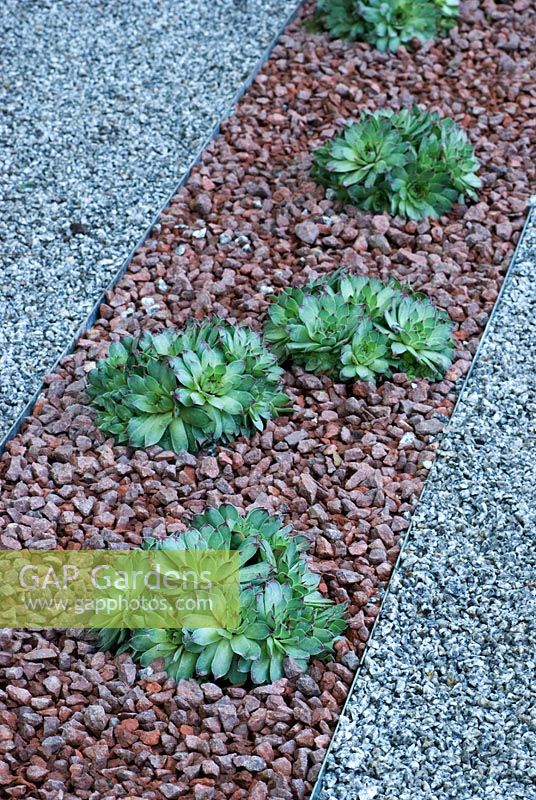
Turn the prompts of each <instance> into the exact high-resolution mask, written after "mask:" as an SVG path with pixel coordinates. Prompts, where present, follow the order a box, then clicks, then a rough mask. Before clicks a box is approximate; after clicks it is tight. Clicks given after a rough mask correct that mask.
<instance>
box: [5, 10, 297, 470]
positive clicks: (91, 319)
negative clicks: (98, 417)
mask: <svg viewBox="0 0 536 800" xmlns="http://www.w3.org/2000/svg"><path fill="white" fill-rule="evenodd" d="M304 2H305V0H298V2H297V4H296V6H295V7H294V8H293V10H292V11H291V12H290V13H289V14H287V16H286V17H285V19H284V20H283V22H282V23H281V25H280V26H279V28H278V30H277V31H276V33H275V35H274V36H273V37H272V39H271V40H270V43H269V44H268V46H267V47H266V49H265V50H264V51H263V53H262V54H261V56H260V58H259V59H258V61H257V62H256V64H255V65H254V67H253V69H252V71H251V72H250V74H249V76H248V78H247V79H246V81H245V82H244V83H243V84H242V85H241V87H240V88H239V89H238V90H237V91H236V92H235V94H234V95H233V97H232V99H231V102H230V103H229V105H228V107H227V109H226V111H224V112H223V114H222V115H221V117H220V119H219V121H218V122H217V123H216V124H215V125H214V126H213V128H212V130H211V131H210V133H209V135H208V137H207V138H206V139H205V141H204V142H203V144H202V145H201V146H200V147H199V149H198V150H197V152H196V154H195V156H194V157H193V159H192V160H191V161H190V163H189V164H188V166H187V168H186V170H185V172H184V173H183V175H182V177H181V179H180V180H179V182H178V183H177V184H176V185H175V187H174V188H173V191H172V192H171V193H170V194H169V195H168V196H167V197H166V199H165V201H164V202H163V204H162V205H161V206H160V207H159V209H158V211H157V212H156V213H155V215H154V217H153V219H152V220H151V222H150V223H149V226H148V227H147V228H146V229H145V231H144V232H143V233H142V235H141V236H140V238H139V239H138V240H137V242H136V243H135V245H134V246H133V247H132V248H131V250H130V251H129V253H128V255H127V257H126V258H125V259H124V261H123V263H122V264H121V266H120V267H119V269H118V271H117V272H116V273H115V275H114V276H113V278H112V279H111V280H110V281H109V282H108V284H107V285H106V287H105V288H104V289H103V290H102V291H101V293H100V294H99V296H98V297H97V299H96V301H95V303H94V304H93V308H92V310H91V311H90V312H89V314H88V315H87V316H86V318H85V319H84V321H83V322H82V323H81V324H80V325H79V326H78V328H77V329H76V331H75V333H74V335H73V336H72V337H71V338H70V340H69V343H68V345H67V346H66V347H65V349H64V350H63V351H62V352H61V353H60V355H59V356H58V357H57V359H56V360H55V361H54V363H53V365H52V366H51V367H50V369H48V370H47V373H46V374H50V373H52V372H54V371H55V370H56V369H57V367H58V365H59V363H60V362H61V361H62V359H64V358H65V357H66V356H68V355H70V354H71V353H72V352H73V350H74V348H75V347H76V344H77V342H78V340H79V338H80V337H81V336H82V335H83V334H84V333H86V331H88V330H89V329H90V328H91V327H92V325H93V324H94V323H95V322H96V320H97V319H98V316H99V308H100V306H101V304H102V303H103V302H104V301H105V300H106V295H107V294H108V292H111V291H112V290H113V289H114V287H115V286H116V285H117V283H118V282H119V281H120V280H121V278H122V277H123V275H124V274H125V272H126V271H127V269H128V267H129V265H130V263H131V261H132V259H133V258H134V255H135V254H136V252H137V251H138V250H139V248H140V247H142V246H143V245H144V244H145V242H146V241H147V240H148V238H149V236H150V235H151V233H152V232H153V230H154V228H155V226H156V225H157V224H158V221H159V219H160V217H161V216H162V214H163V213H164V211H165V210H166V208H167V207H168V206H169V205H170V204H171V200H172V199H173V197H175V195H176V194H177V193H178V192H179V191H180V190H181V189H182V187H183V186H184V185H185V184H186V183H187V181H188V180H189V178H190V175H191V174H192V171H193V170H194V169H195V167H197V166H198V164H199V163H200V161H201V156H202V155H203V153H204V151H205V150H206V148H207V147H208V145H209V144H211V142H213V141H214V139H216V137H217V136H218V134H219V133H220V131H221V126H222V124H223V123H224V122H225V121H226V120H228V119H229V118H230V117H231V116H232V114H233V112H234V109H235V106H236V105H237V104H238V103H239V102H240V100H241V99H242V98H243V96H244V95H245V93H246V92H247V90H248V89H249V87H250V86H251V84H252V83H253V81H254V80H255V78H256V77H257V75H258V74H259V72H260V71H261V69H262V68H263V67H264V65H265V64H266V62H267V61H268V59H269V58H270V56H271V54H272V51H273V49H274V47H275V46H276V45H277V42H278V41H279V39H280V37H281V36H282V35H283V33H284V32H285V30H286V29H287V27H288V26H289V25H290V23H291V22H293V20H294V19H295V17H296V16H297V15H298V12H299V11H300V8H301V6H302V5H303V3H304ZM43 387H44V383H43V381H41V384H40V386H39V388H38V389H36V391H35V392H33V394H32V395H31V397H30V399H29V400H28V402H27V403H26V404H25V405H24V407H23V409H22V411H21V412H20V413H19V415H18V416H17V418H16V419H15V421H14V422H13V424H12V425H11V427H10V428H9V430H8V431H7V433H6V434H5V435H4V437H3V438H2V439H0V456H2V453H3V452H4V451H5V449H6V445H7V444H8V442H10V441H11V439H13V438H14V437H15V436H16V435H17V434H18V433H19V431H20V429H21V427H22V424H23V422H24V420H25V419H26V418H27V417H29V416H30V414H31V411H32V409H33V407H34V406H35V404H36V402H37V400H38V399H39V397H40V396H41V394H42V392H43Z"/></svg>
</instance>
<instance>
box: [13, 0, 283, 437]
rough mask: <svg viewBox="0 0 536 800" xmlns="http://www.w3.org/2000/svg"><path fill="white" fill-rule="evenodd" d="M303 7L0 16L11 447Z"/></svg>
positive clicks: (106, 6) (183, 2)
mask: <svg viewBox="0 0 536 800" xmlns="http://www.w3.org/2000/svg"><path fill="white" fill-rule="evenodd" d="M296 5H297V0H128V2H127V0H113V2H100V1H95V2H94V1H93V0H91V2H87V0H32V2H29V0H3V2H2V3H0V31H1V34H0V438H1V436H2V433H5V432H6V431H7V429H8V427H9V426H10V424H11V422H12V421H13V420H14V419H15V417H16V416H17V415H18V413H19V411H20V410H21V409H22V407H23V406H24V404H25V403H26V402H27V401H28V400H29V398H30V396H31V394H32V392H33V391H34V390H35V389H36V388H38V387H39V385H40V382H41V378H42V376H43V375H44V374H45V373H46V372H47V371H48V370H50V368H51V367H52V365H53V363H54V362H55V360H56V359H57V357H58V356H59V355H60V353H61V352H62V351H63V349H64V347H65V346H66V344H67V343H68V341H69V339H70V338H71V337H72V336H73V335H74V333H75V332H76V330H77V328H78V326H79V324H80V323H81V322H82V321H83V319H84V317H85V316H86V315H87V313H88V312H89V311H90V310H91V308H92V305H93V303H94V302H95V300H96V299H97V297H98V295H99V293H100V292H101V291H102V289H103V288H104V287H105V286H106V285H107V284H108V282H109V280H110V279H111V278H112V276H113V275H114V274H115V273H116V271H117V270H118V269H119V267H120V266H121V263H122V261H123V260H124V258H125V257H126V256H127V255H128V252H129V250H130V248H131V247H132V246H133V245H134V244H135V243H136V241H137V239H138V238H139V237H140V236H141V235H142V234H143V232H144V230H145V228H146V227H147V226H148V225H149V224H150V221H151V219H152V217H153V215H154V214H155V212H156V211H157V210H158V209H159V208H160V207H161V206H162V204H163V203H164V201H165V199H166V197H167V196H168V195H169V194H170V193H171V192H172V191H173V188H174V186H175V185H176V184H177V182H178V180H179V178H180V176H181V175H182V174H183V172H184V171H185V169H186V167H187V166H188V164H189V162H190V160H191V159H192V157H193V156H194V154H195V153H196V151H197V150H198V149H199V147H200V146H201V145H202V144H203V143H204V142H205V141H206V139H207V137H208V136H209V134H210V131H211V129H212V127H213V125H214V124H215V123H217V122H218V120H219V119H220V117H221V115H222V113H223V112H224V111H225V110H226V109H227V107H228V105H229V103H230V102H231V100H232V98H233V96H234V94H235V92H236V91H237V90H238V89H239V88H240V86H241V85H242V83H243V82H244V80H245V79H246V78H247V77H248V75H249V73H250V71H251V69H252V68H253V66H254V65H255V63H256V62H257V60H258V58H259V57H260V55H261V53H262V51H263V50H264V48H265V47H267V46H268V44H269V42H270V40H271V39H272V37H273V36H274V35H275V33H276V32H277V30H278V29H279V27H280V26H281V25H282V23H283V21H284V19H285V17H286V16H287V15H288V14H289V13H290V12H291V11H292V9H293V8H295V7H296Z"/></svg>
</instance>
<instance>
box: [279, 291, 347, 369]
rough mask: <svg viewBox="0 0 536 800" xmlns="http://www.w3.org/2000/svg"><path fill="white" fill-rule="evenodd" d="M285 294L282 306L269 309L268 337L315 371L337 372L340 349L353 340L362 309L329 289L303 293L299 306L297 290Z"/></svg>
mask: <svg viewBox="0 0 536 800" xmlns="http://www.w3.org/2000/svg"><path fill="white" fill-rule="evenodd" d="M290 294H292V297H291V303H289V302H288V298H289V295H290ZM281 295H282V296H281V301H282V302H281V305H280V304H279V302H278V303H275V304H273V305H272V306H271V307H270V308H269V309H268V317H269V320H268V322H267V324H266V326H265V329H264V335H265V338H266V339H267V340H268V341H269V342H273V343H274V349H275V351H276V352H279V353H281V354H284V355H287V356H288V357H289V358H291V359H292V361H294V363H296V364H300V365H301V366H303V367H304V368H305V369H307V370H310V371H311V372H324V373H328V374H329V373H333V372H336V371H337V368H338V354H339V352H340V348H341V347H342V345H343V344H345V343H346V342H347V341H349V339H350V338H351V336H352V334H353V332H354V330H355V327H356V325H357V323H358V321H359V319H360V318H361V311H360V309H359V308H358V307H356V306H355V305H351V304H349V303H347V302H345V300H344V298H343V297H342V296H341V295H340V294H339V293H337V292H334V291H333V290H332V289H331V288H330V287H329V286H325V287H323V290H322V291H321V292H318V293H317V294H303V295H302V296H301V302H299V303H298V302H297V298H298V297H299V295H298V294H296V293H295V292H294V290H291V291H290V292H288V293H287V292H285V291H284V292H282V293H281ZM281 308H282V313H281V310H280V309H281ZM291 311H293V314H292V316H291V313H290V312H291Z"/></svg>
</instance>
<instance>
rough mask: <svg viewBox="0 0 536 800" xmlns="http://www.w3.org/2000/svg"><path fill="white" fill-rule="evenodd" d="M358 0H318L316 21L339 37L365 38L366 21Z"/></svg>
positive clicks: (319, 25)
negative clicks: (359, 10)
mask: <svg viewBox="0 0 536 800" xmlns="http://www.w3.org/2000/svg"><path fill="white" fill-rule="evenodd" d="M357 5H358V3H357V0H317V4H316V12H315V22H316V23H317V26H318V29H319V30H326V31H329V32H330V33H331V35H332V36H335V37H336V38H337V39H351V40H353V41H356V40H363V39H364V36H365V30H366V26H365V21H364V19H363V17H361V15H360V14H359V12H358V9H357Z"/></svg>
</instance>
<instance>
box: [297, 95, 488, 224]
mask: <svg viewBox="0 0 536 800" xmlns="http://www.w3.org/2000/svg"><path fill="white" fill-rule="evenodd" d="M478 168H479V162H478V160H477V159H476V157H475V154H474V151H473V147H472V145H471V143H470V142H469V141H468V139H467V135H466V133H465V131H463V130H462V129H461V128H459V127H458V126H457V125H456V123H455V122H454V120H452V119H441V118H440V117H439V116H438V115H437V114H434V113H428V112H426V111H423V110H421V109H418V108H413V109H403V110H402V111H399V112H396V113H395V112H393V111H391V110H389V109H382V110H380V111H377V112H375V113H374V114H364V115H363V116H362V118H361V119H360V120H359V121H358V122H355V123H352V124H350V125H347V127H346V128H345V129H344V131H343V132H342V133H341V134H339V135H337V136H335V137H334V138H333V139H331V140H330V141H329V142H327V143H326V144H325V145H323V146H322V147H320V148H319V149H318V150H316V151H315V155H314V162H313V166H312V169H311V174H312V176H313V177H314V178H315V179H316V180H317V181H318V182H319V183H321V184H322V185H323V186H326V187H327V188H328V189H329V190H330V191H331V192H332V193H333V194H334V195H335V196H336V197H337V198H338V199H340V200H341V201H343V202H345V203H353V204H355V205H357V206H359V207H361V208H364V209H365V210H370V211H375V212H382V211H390V212H391V213H392V214H400V215H401V216H403V217H406V218H408V219H413V220H420V219H423V218H425V217H438V216H440V215H441V214H444V213H447V212H448V211H450V209H451V208H452V205H453V204H454V203H456V202H458V201H463V200H464V199H465V198H466V197H468V198H471V199H476V197H477V191H476V190H477V189H478V188H479V187H480V186H481V182H480V179H479V178H478V176H477V174H476V172H477V170H478Z"/></svg>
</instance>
